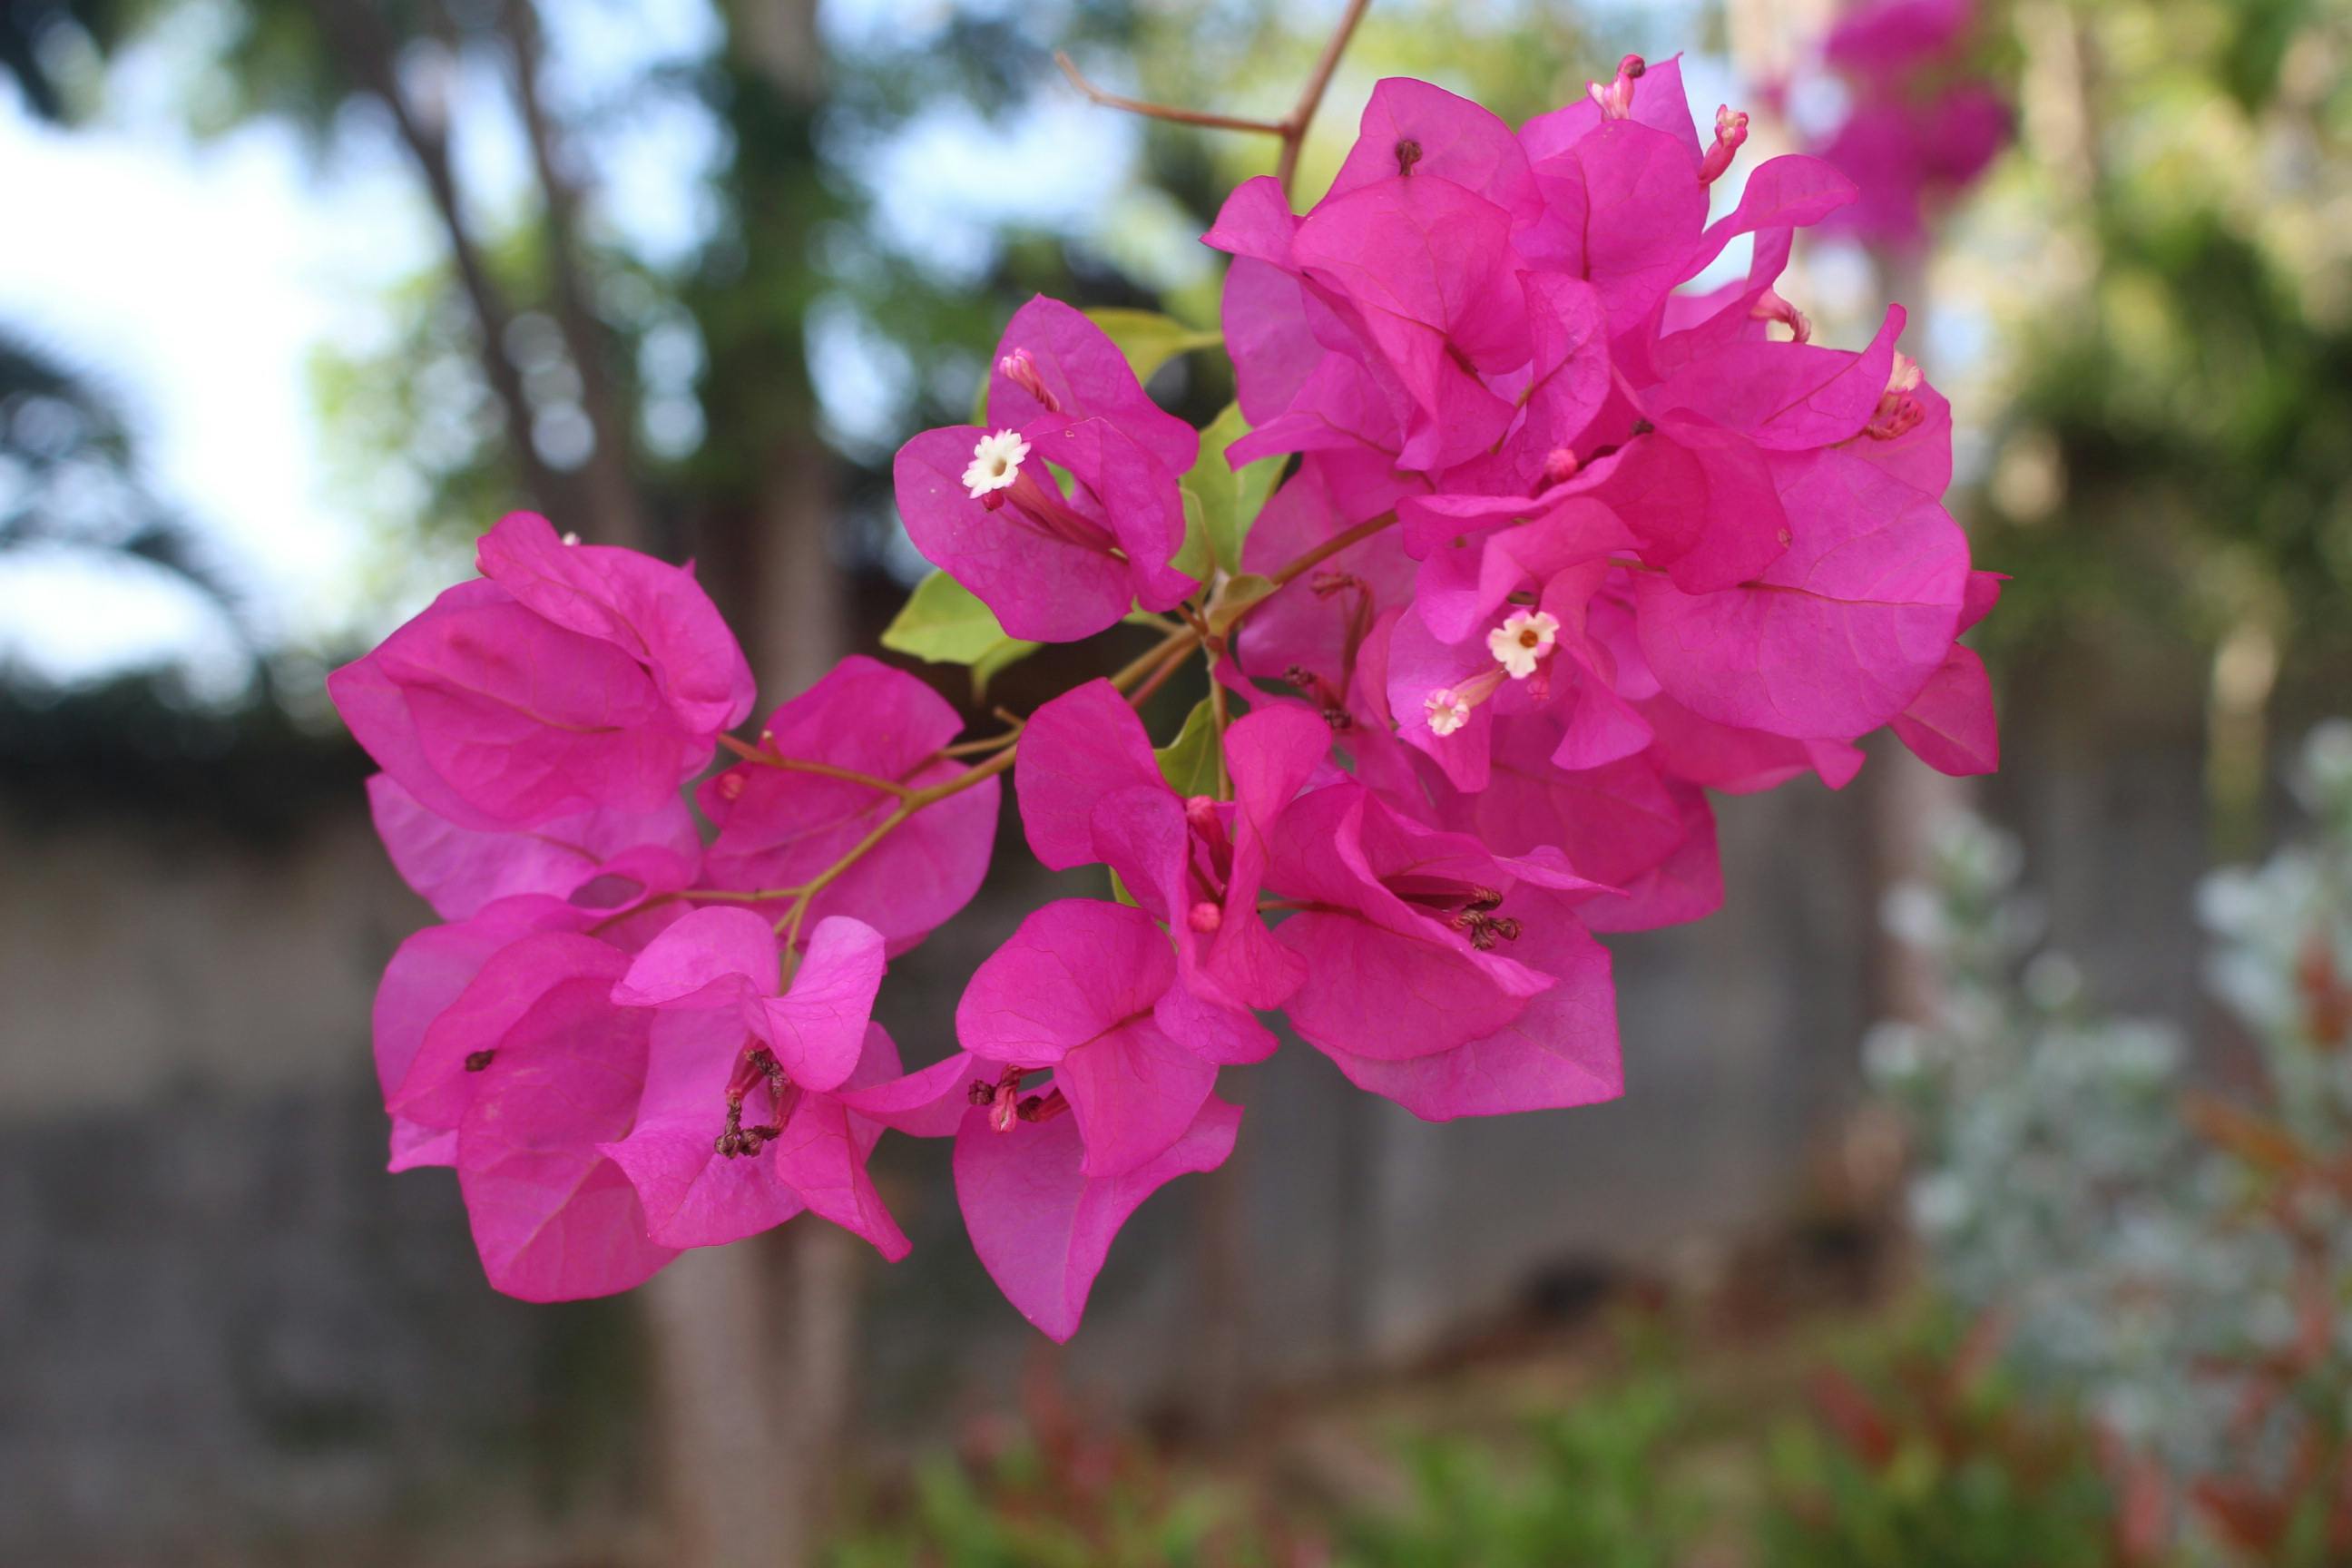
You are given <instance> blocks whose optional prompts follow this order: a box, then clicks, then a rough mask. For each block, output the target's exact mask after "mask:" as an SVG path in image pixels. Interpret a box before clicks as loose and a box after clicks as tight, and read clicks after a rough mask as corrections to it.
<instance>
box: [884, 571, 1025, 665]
mask: <svg viewBox="0 0 2352 1568" xmlns="http://www.w3.org/2000/svg"><path fill="white" fill-rule="evenodd" d="M1012 640H1013V639H1012V638H1011V637H1006V636H1005V635H1004V628H1003V626H998V625H997V624H996V616H995V614H994V612H992V610H990V609H989V607H988V606H987V605H983V604H982V603H981V602H980V601H979V599H977V598H975V597H974V596H973V595H972V592H971V589H969V588H967V587H965V586H964V585H963V584H961V583H959V582H957V581H956V580H955V579H954V578H952V577H950V576H949V575H948V574H946V573H944V572H934V573H932V574H930V575H929V576H928V577H926V578H924V579H923V580H922V581H921V582H920V583H918V584H915V591H914V592H913V593H912V594H909V595H908V596H907V602H906V604H905V605H902V606H900V608H899V610H898V616H896V618H894V619H893V620H892V621H891V622H890V625H889V628H888V629H887V630H886V631H885V632H883V634H882V646H883V647H887V648H890V649H892V650H894V651H896V652H898V653H911V654H913V655H914V656H915V657H916V658H924V659H929V660H930V661H931V662H932V663H933V664H975V663H977V662H979V661H980V660H981V659H982V658H985V657H986V656H987V655H988V654H990V653H992V652H993V651H994V650H995V649H996V648H997V647H999V646H1000V645H1002V644H1003V643H1007V642H1011V641H1012Z"/></svg>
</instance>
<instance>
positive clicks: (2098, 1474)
mask: <svg viewBox="0 0 2352 1568" xmlns="http://www.w3.org/2000/svg"><path fill="white" fill-rule="evenodd" d="M1999 1352H2000V1324H1999V1323H1998V1321H1994V1320H1986V1321H1980V1322H1979V1324H1978V1325H1977V1327H1976V1328H1975V1329H1974V1330H1973V1331H1969V1332H1967V1333H1960V1332H1958V1331H1954V1330H1953V1329H1952V1328H1951V1327H1950V1326H1948V1324H1944V1323H1941V1322H1935V1323H1930V1324H1928V1325H1927V1326H1926V1328H1925V1329H1924V1331H1917V1332H1915V1333H1914V1334H1913V1335H1912V1336H1911V1338H1910V1342H1907V1343H1905V1344H1902V1345H1900V1346H1899V1347H1897V1348H1895V1350H1893V1351H1892V1352H1881V1353H1880V1354H1879V1355H1877V1356H1876V1357H1874V1358H1873V1361H1872V1363H1870V1364H1867V1365H1866V1366H1865V1367H1864V1369H1863V1370H1861V1371H1859V1372H1856V1371H1853V1370H1848V1369H1846V1368H1844V1367H1834V1368H1831V1369H1828V1370H1824V1371H1823V1372H1822V1373H1819V1374H1818V1375H1817V1376H1816V1377H1815V1379H1814V1381H1813V1385H1812V1389H1811V1399H1812V1404H1813V1406H1814V1410H1815V1415H1816V1419H1814V1420H1811V1421H1797V1422H1790V1423H1787V1424H1785V1425H1784V1426H1782V1427H1781V1429H1780V1431H1778V1432H1777V1433H1776V1434H1775V1435H1774V1436H1773V1439H1772V1441H1771V1444H1770V1449H1769V1467H1768V1477H1769V1480H1768V1485H1769V1504H1768V1506H1767V1507H1766V1509H1765V1510H1764V1511H1763V1514H1762V1518H1761V1521H1760V1525H1759V1530H1758V1531H1757V1561H1758V1563H1759V1568H2014V1565H2018V1564H2023V1563H2032V1564H2034V1568H2119V1565H2121V1564H2125V1563H2130V1564H2133V1565H2135V1568H2152V1565H2153V1564H2154V1563H2156V1562H2157V1561H2158V1559H2155V1558H2153V1557H2147V1556H2126V1554H2125V1552H2124V1550H2123V1549H2122V1548H2121V1547H2120V1545H2119V1544H2118V1543H2119V1541H2120V1532H2119V1528H2118V1526H2119V1521H2118V1519H2117V1513H2118V1503H2117V1500H2116V1495H2115V1491H2114V1489H2113V1488H2112V1486H2111V1484H2110V1479H2109V1477H2108V1476H2107V1475H2106V1473H2105V1471H2104V1470H2103V1469H2102V1468H2101V1465H2100V1462H2099V1449H2098V1445H2097V1442H2096V1439H2095V1435H2094V1434H2093V1432H2092V1430H2091V1429H2090V1428H2089V1427H2088V1426H2086V1425H2084V1423H2082V1422H2081V1421H2080V1420H2078V1419H2076V1418H2075V1417H2074V1415H2072V1414H2071V1413H2069V1412H2067V1411H2065V1410H2064V1409H2063V1407H2061V1408H2059V1409H2056V1410H2053V1409H2049V1408H2038V1407H2036V1406H2034V1405H2032V1404H2030V1403H2029V1402H2028V1401H2026V1400H2024V1399H2022V1398H2021V1397H2020V1391H2019V1389H2018V1388H2017V1387H2016V1386H2015V1385H2014V1384H2012V1383H2011V1382H2010V1381H2009V1380H2008V1379H2007V1378H2006V1377H2005V1376H2004V1375H2003V1374H2002V1372H2001V1370H2000V1366H1999Z"/></svg>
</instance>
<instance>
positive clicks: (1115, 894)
mask: <svg viewBox="0 0 2352 1568" xmlns="http://www.w3.org/2000/svg"><path fill="white" fill-rule="evenodd" d="M1103 870H1104V871H1105V872H1106V873H1108V875H1109V877H1110V896H1111V898H1112V899H1113V900H1115V901H1117V902H1118V903H1122V904H1125V905H1126V906H1127V907H1128V908H1129V909H1130V910H1131V909H1134V908H1136V907H1137V905H1136V902H1135V895H1134V894H1133V893H1130V892H1129V891H1128V890H1127V884H1126V883H1125V882H1122V881H1120V880H1119V878H1118V872H1116V871H1113V870H1111V868H1109V867H1108V866H1106V867H1104V868H1103Z"/></svg>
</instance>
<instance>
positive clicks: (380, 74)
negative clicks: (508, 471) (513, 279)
mask: <svg viewBox="0 0 2352 1568" xmlns="http://www.w3.org/2000/svg"><path fill="white" fill-rule="evenodd" d="M316 15H317V16H318V18H319V22H320V35H321V37H323V39H324V40H325V43H326V46H327V49H328V52H329V53H330V54H331V56H332V57H333V58H334V60H335V63H336V65H337V66H338V68H340V69H341V72H342V74H343V75H344V76H345V77H346V78H348V79H349V80H350V81H351V82H352V85H353V86H354V87H355V88H356V89H358V90H359V91H361V92H362V93H364V94H366V95H367V96H369V97H371V98H373V99H374V100H377V101H378V102H379V103H381V104H383V107H384V110H385V111H386V112H387V113H389V114H390V115H391V116H392V122H393V126H394V130H396V131H397V132H399V134H400V140H401V142H402V144H403V145H404V146H405V147H406V148H407V149H408V152H409V155H410V157H412V158H413V159H414V160H415V163H416V168H417V172H418V173H419V174H422V175H423V176H424V178H425V190H426V192H427V194H429V195H431V197H432V199H433V211H434V213H435V215H436V216H437V217H438V218H439V219H440V222H441V230H442V234H443V236H444V237H445V238H446V240H447V242H448V246H449V260H450V264H451V265H452V266H454V267H455V268H457V283H458V286H459V288H461V289H463V290H464V291H465V295H466V300H467V305H468V306H469V307H470V308H471V310H472V312H473V317H474V326H475V331H476V332H477V334H478V337H479V339H480V344H479V354H480V361H481V368H482V378H483V379H484V380H485V381H487V382H488V383H489V386H490V391H491V392H492V393H493V394H494V395H496V396H497V398H498V401H499V410H500V412H501V414H502V415H503V416H504V419H505V422H506V430H507V447H508V449H509V451H511V452H512V453H513V454H514V458H515V463H516V465H517V467H518V468H519V469H520V477H521V479H522V483H523V488H524V489H525V490H526V491H528V492H529V494H530V500H531V502H532V504H533V505H535V506H537V507H538V508H539V509H540V510H542V511H545V512H548V513H551V514H552V515H556V516H562V515H566V514H570V513H573V512H576V511H577V510H579V509H578V507H577V506H576V505H575V504H574V502H575V497H576V495H577V486H576V483H575V481H574V479H573V478H572V476H570V475H566V474H562V473H560V472H559V471H557V470H556V469H555V468H551V467H550V466H549V464H548V463H547V461H546V460H545V459H544V458H541V456H540V452H539V447H538V444H537V442H536V441H534V440H533V438H532V436H531V408H530V397H529V395H527V394H526V393H525V392H524V390H523V382H522V373H521V372H520V370H519V369H517V368H516V365H515V363H514V361H513V359H511V358H510V357H509V354H508V353H507V347H508V344H507V339H508V330H509V328H510V327H511V326H512V325H513V324H514V316H513V312H512V311H511V310H509V308H508V305H507V301H506V296H505V293H504V291H503V290H502V289H499V286H498V283H497V282H496V280H495V279H492V278H491V277H490V272H489V267H488V263H487V262H486V261H485V260H484V258H483V256H482V249H481V246H480V245H479V243H478V242H477V240H476V239H475V237H474V231H473V227H472V225H471V224H470V223H469V222H468V221H467V217H466V208H465V202H464V199H463V197H462V195H461V194H460V193H459V191H458V189H457V171H456V169H455V167H454V165H453V164H452V163H451V162H450V158H449V128H448V123H447V121H448V116H447V110H446V105H438V104H431V105H418V104H415V103H413V102H411V101H410V100H409V97H408V94H407V93H406V92H405V91H404V90H403V89H402V87H401V84H400V51H401V45H402V40H401V38H400V36H399V35H398V34H396V33H395V32H394V31H393V29H392V28H391V27H390V26H388V25H387V24H386V23H385V21H384V19H383V16H380V15H379V14H378V12H377V10H376V8H375V7H374V6H373V5H369V4H367V3H366V0H327V3H325V4H322V5H320V7H319V8H318V11H317V13H316Z"/></svg>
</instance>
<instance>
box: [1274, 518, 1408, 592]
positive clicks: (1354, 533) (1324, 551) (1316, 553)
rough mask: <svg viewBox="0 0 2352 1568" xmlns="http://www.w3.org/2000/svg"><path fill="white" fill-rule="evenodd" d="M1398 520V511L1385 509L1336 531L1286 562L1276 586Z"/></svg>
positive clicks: (1276, 576) (1312, 568)
mask: <svg viewBox="0 0 2352 1568" xmlns="http://www.w3.org/2000/svg"><path fill="white" fill-rule="evenodd" d="M1396 520H1397V514H1396V513H1394V512H1392V511H1384V512H1382V513H1381V515H1380V516H1378V517H1376V518H1373V519H1372V520H1371V521H1369V522H1360V523H1358V524H1356V526H1355V527H1353V528H1351V529H1349V530H1348V531H1346V532H1344V533H1335V534H1333V535H1332V536H1331V537H1330V538H1328V539H1327V540H1325V541H1324V542H1322V543H1320V544H1318V545H1317V546H1316V547H1315V548H1314V549H1312V550H1310V551H1308V552H1306V553H1305V554H1304V555H1301V556H1299V557H1298V558H1297V560H1295V561H1290V562H1286V563H1284V565H1283V567H1282V569H1281V570H1280V571H1278V572H1276V574H1274V576H1273V578H1272V581H1273V582H1274V584H1276V586H1280V585H1282V584H1286V583H1288V582H1290V581H1291V580H1292V579H1293V578H1295V577H1297V576H1298V575H1299V574H1302V573H1306V572H1311V571H1313V570H1314V569H1315V568H1316V567H1318V566H1320V565H1322V564H1323V563H1325V562H1326V561H1328V560H1330V559H1331V557H1333V556H1334V555H1337V554H1339V552H1341V551H1342V550H1345V549H1347V548H1349V546H1350V545H1356V544H1361V543H1362V542H1364V541H1365V540H1367V539H1370V537H1371V536H1372V535H1374V534H1375V533H1378V532H1380V531H1381V530H1382V529H1384V528H1388V527H1391V526H1392V525H1393V524H1394V523H1395V522H1396Z"/></svg>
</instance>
